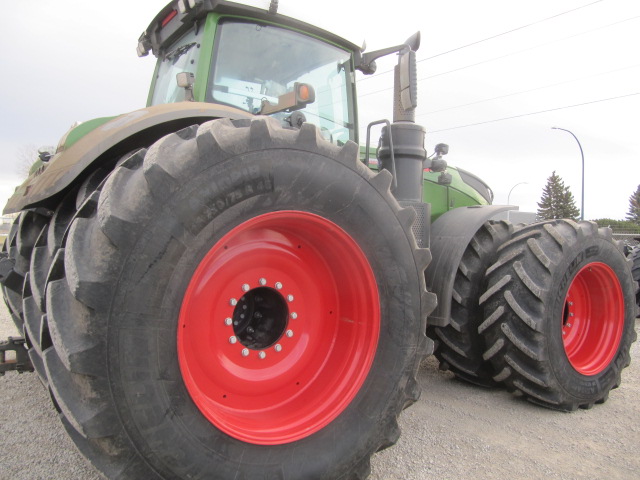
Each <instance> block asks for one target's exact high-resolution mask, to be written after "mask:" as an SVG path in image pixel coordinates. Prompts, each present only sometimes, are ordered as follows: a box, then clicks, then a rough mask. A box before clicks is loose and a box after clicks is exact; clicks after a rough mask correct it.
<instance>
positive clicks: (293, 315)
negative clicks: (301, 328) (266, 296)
mask: <svg viewBox="0 0 640 480" xmlns="http://www.w3.org/2000/svg"><path fill="white" fill-rule="evenodd" d="M289 316H290V317H291V319H292V320H295V319H296V318H298V314H297V313H296V312H291V315H289Z"/></svg>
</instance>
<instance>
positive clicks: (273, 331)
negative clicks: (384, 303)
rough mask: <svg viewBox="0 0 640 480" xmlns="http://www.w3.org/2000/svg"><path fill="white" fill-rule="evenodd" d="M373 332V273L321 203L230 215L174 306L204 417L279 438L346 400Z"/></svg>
mask: <svg viewBox="0 0 640 480" xmlns="http://www.w3.org/2000/svg"><path fill="white" fill-rule="evenodd" d="M379 333H380V307H379V299H378V293H377V285H376V281H375V277H374V275H373V271H372V270H371V267H370V265H369V263H368V261H367V258H366V256H365V255H364V253H363V252H362V250H361V249H360V247H359V246H358V244H357V243H356V242H355V241H354V239H353V238H352V237H351V236H350V235H349V234H347V233H346V232H345V231H344V230H342V229H341V228H340V227H338V226H337V225H336V224H334V223H333V222H331V221H329V220H327V219H325V218H323V217H320V216H318V215H314V214H311V213H307V212H300V211H280V212H273V213H269V214H265V215H261V216H258V217H255V218H253V219H251V220H248V221H246V222H244V223H242V224H240V225H239V226H237V227H235V228H234V229H233V230H231V231H230V232H229V233H228V234H226V235H225V236H224V237H223V238H222V239H221V240H220V241H219V242H218V243H216V244H215V245H214V246H213V248H212V249H211V250H210V251H209V252H208V253H207V254H206V255H205V257H204V258H203V259H202V261H201V262H200V264H199V265H198V267H197V268H196V271H195V273H194V275H193V277H192V279H191V281H190V283H189V286H188V287H187V290H186V292H185V296H184V299H183V303H182V308H181V311H180V318H179V323H178V358H179V362H180V369H181V372H182V376H183V379H184V382H185V385H186V387H187V390H188V391H189V394H190V395H191V398H192V399H193V401H194V402H195V404H196V405H197V406H198V408H199V409H200V411H201V412H202V413H203V415H204V416H205V417H206V418H207V419H208V420H209V421H210V422H211V423H213V424H214V425H215V426H216V427H218V428H219V429H220V430H222V431H223V432H225V433H227V434H228V435H231V436H232V437H234V438H237V439H239V440H242V441H246V442H250V443H255V444H262V445H275V444H282V443H288V442H293V441H296V440H300V439H302V438H305V437H307V436H309V435H311V434H313V433H315V432H317V431H318V430H320V429H321V428H323V427H324V426H326V425H327V424H329V423H330V422H331V421H332V420H334V419H335V418H336V417H337V416H338V415H339V414H340V413H341V412H343V411H344V409H345V408H346V407H347V406H348V405H349V403H351V401H352V400H353V398H354V397H355V396H356V394H357V393H358V391H359V389H360V387H361V386H362V384H363V382H364V380H365V378H366V376H367V374H368V372H369V369H370V367H371V364H372V362H373V358H374V356H375V352H376V349H377V343H378V337H379Z"/></svg>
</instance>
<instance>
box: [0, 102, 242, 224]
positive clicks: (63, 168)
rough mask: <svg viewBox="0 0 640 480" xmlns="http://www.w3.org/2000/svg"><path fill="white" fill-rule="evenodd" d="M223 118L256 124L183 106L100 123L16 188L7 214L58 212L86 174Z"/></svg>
mask: <svg viewBox="0 0 640 480" xmlns="http://www.w3.org/2000/svg"><path fill="white" fill-rule="evenodd" d="M222 117H228V118H233V119H235V118H250V117H251V115H250V114H249V113H247V112H244V111H242V110H239V109H237V108H233V107H227V106H224V105H216V104H211V103H200V102H180V103H168V104H163V105H155V106H152V107H147V108H143V109H141V110H135V111H133V112H131V113H127V114H124V115H120V116H117V117H113V118H112V119H109V120H108V121H106V122H105V123H100V122H98V124H97V126H96V127H95V128H94V129H92V130H90V131H88V132H87V133H86V134H85V135H84V136H82V137H81V138H79V139H77V140H76V141H74V142H73V143H72V144H71V145H70V146H68V148H64V144H65V143H67V144H68V142H62V141H61V142H60V143H61V145H60V146H59V147H58V151H57V152H56V154H55V155H54V156H53V157H52V158H51V160H49V161H48V162H47V163H46V164H43V165H42V166H41V167H40V168H38V169H35V170H34V171H33V172H32V173H31V174H30V175H29V178H27V180H26V181H25V182H24V183H23V184H22V185H20V186H19V187H18V188H16V191H15V193H14V194H13V196H12V197H11V198H10V199H9V201H8V202H7V205H6V206H5V208H4V213H5V214H7V213H15V212H18V211H20V210H22V209H25V208H32V207H40V206H44V207H50V208H53V207H54V206H55V201H56V197H57V196H58V194H60V193H62V192H64V191H65V190H66V189H67V188H68V187H69V186H70V185H72V184H73V183H74V182H75V181H76V180H79V179H82V178H84V174H85V173H86V172H88V171H91V170H93V169H95V168H96V167H98V166H100V165H103V164H106V163H107V162H110V161H111V162H114V161H115V160H117V158H118V157H119V156H121V155H124V154H125V153H127V152H130V151H131V150H134V149H136V148H142V147H147V146H149V145H150V144H151V143H153V142H154V141H155V140H157V139H159V138H161V137H162V136H164V135H166V134H168V133H171V132H175V131H177V130H180V129H181V128H184V127H187V126H189V125H194V124H196V123H203V122H205V121H207V120H211V119H213V118H222ZM100 120H102V119H100ZM63 140H64V138H63Z"/></svg>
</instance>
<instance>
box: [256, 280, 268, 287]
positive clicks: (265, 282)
mask: <svg viewBox="0 0 640 480" xmlns="http://www.w3.org/2000/svg"><path fill="white" fill-rule="evenodd" d="M258 283H259V284H260V285H262V286H263V287H264V286H265V285H266V284H267V279H266V278H261V279H260V280H258Z"/></svg>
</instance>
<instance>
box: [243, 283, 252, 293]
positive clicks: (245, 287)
mask: <svg viewBox="0 0 640 480" xmlns="http://www.w3.org/2000/svg"><path fill="white" fill-rule="evenodd" d="M250 289H251V287H250V286H249V284H248V283H245V284H244V285H242V291H243V292H248V291H249V290H250Z"/></svg>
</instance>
